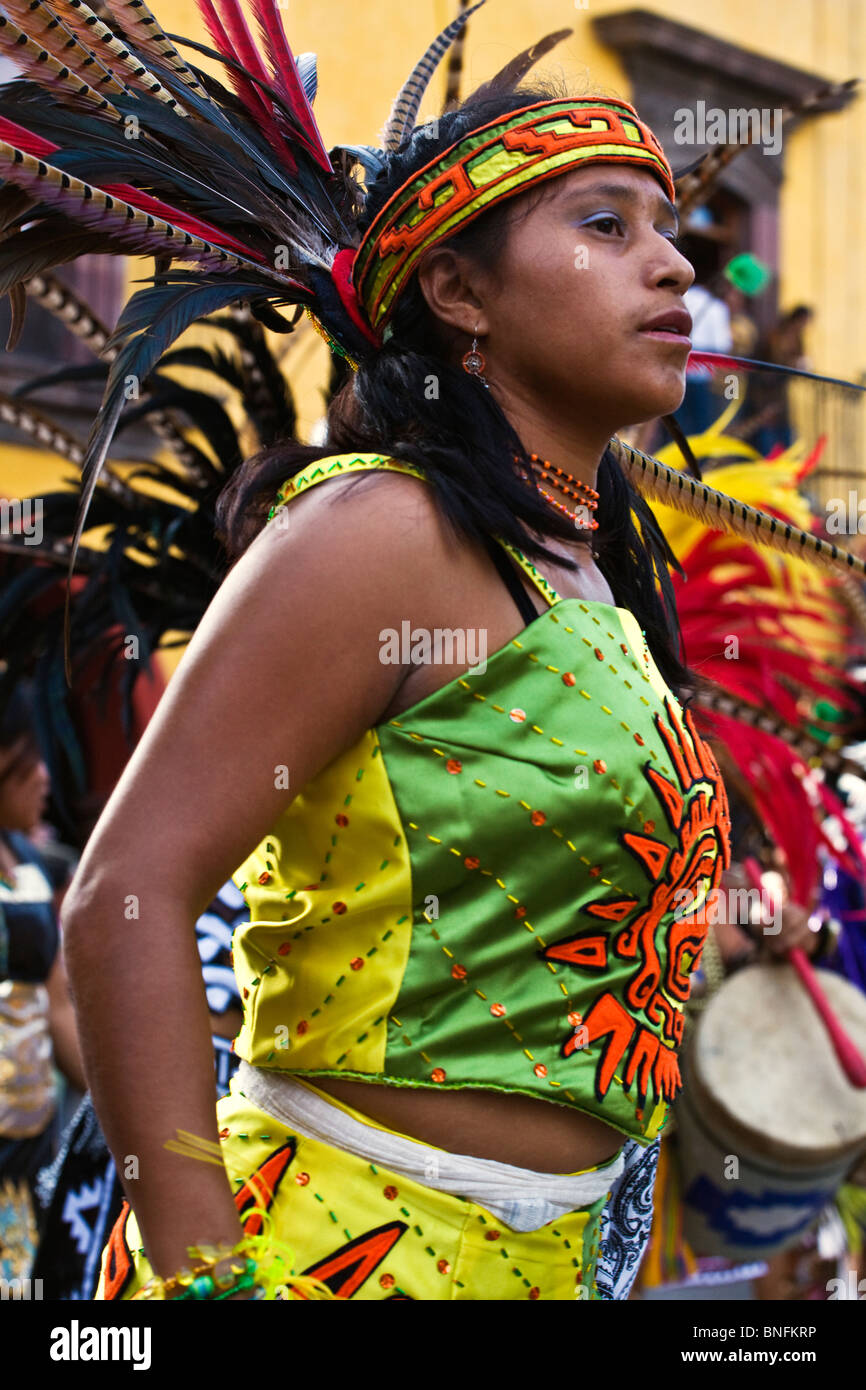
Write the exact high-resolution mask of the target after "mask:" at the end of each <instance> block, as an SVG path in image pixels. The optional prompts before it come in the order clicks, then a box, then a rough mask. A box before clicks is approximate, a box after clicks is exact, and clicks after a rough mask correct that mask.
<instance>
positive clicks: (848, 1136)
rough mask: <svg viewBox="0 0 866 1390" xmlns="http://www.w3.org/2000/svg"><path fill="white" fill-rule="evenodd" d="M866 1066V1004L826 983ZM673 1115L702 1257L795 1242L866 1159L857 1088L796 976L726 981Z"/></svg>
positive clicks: (764, 974)
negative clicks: (860, 1159) (844, 1068)
mask: <svg viewBox="0 0 866 1390" xmlns="http://www.w3.org/2000/svg"><path fill="white" fill-rule="evenodd" d="M820 981H821V986H822V988H823V990H824V992H825V994H826V995H827V998H828V999H829V1002H830V1005H831V1008H832V1009H833V1010H834V1012H835V1014H836V1016H837V1018H838V1019H839V1021H840V1023H841V1024H842V1026H843V1028H844V1029H845V1030H846V1032H847V1033H848V1035H849V1036H850V1037H851V1038H852V1039H853V1041H854V1042H855V1043H856V1044H857V1046H858V1047H859V1048H860V1050H861V1052H862V1053H863V1054H864V1055H866V997H864V996H863V994H862V993H861V992H860V990H858V989H857V988H856V987H855V986H854V985H852V984H849V983H848V981H847V980H843V979H841V978H840V977H838V976H836V975H833V974H831V973H830V972H828V971H822V972H820ZM683 1071H684V1083H685V1085H684V1090H683V1092H682V1094H681V1096H680V1097H679V1099H678V1101H677V1103H676V1106H675V1112H674V1113H675V1118H676V1126H677V1145H678V1151H679V1165H680V1176H681V1182H682V1197H683V1204H684V1231H685V1235H686V1238H687V1240H688V1241H689V1244H690V1245H691V1246H692V1248H693V1250H694V1251H695V1253H696V1254H699V1255H724V1256H726V1257H727V1258H729V1259H736V1260H739V1259H762V1258H765V1257H766V1256H768V1255H772V1254H774V1253H775V1252H777V1251H779V1250H784V1249H786V1248H787V1247H788V1246H790V1245H793V1244H795V1243H796V1242H797V1240H798V1239H799V1237H800V1236H801V1235H802V1234H803V1232H804V1231H805V1230H807V1229H808V1227H809V1226H810V1225H811V1223H812V1222H813V1221H814V1220H815V1218H816V1217H817V1216H818V1214H819V1213H820V1211H821V1209H822V1207H824V1206H825V1205H826V1203H827V1202H829V1201H831V1200H832V1198H833V1196H834V1194H835V1192H836V1191H837V1190H838V1188H839V1187H840V1185H841V1184H842V1183H843V1182H844V1180H845V1176H846V1174H847V1173H848V1172H849V1170H850V1169H851V1168H852V1167H854V1166H855V1164H856V1163H857V1160H858V1157H860V1156H861V1155H862V1154H863V1153H864V1152H866V1091H860V1090H857V1089H855V1088H854V1087H853V1086H851V1085H850V1083H849V1082H848V1080H847V1079H846V1077H845V1074H844V1072H843V1071H842V1068H841V1066H840V1065H839V1062H838V1061H837V1059H836V1055H835V1053H834V1051H833V1048H832V1044H831V1043H830V1040H829V1038H828V1037H827V1034H826V1031H825V1029H824V1026H823V1024H822V1022H821V1020H820V1018H819V1017H818V1014H817V1013H816V1011H815V1008H814V1005H813V1004H812V1002H811V1000H810V999H809V996H808V995H807V994H806V991H805V990H804V988H803V986H802V985H801V984H800V982H799V980H798V978H797V976H796V973H795V972H794V970H793V968H792V967H791V966H790V965H787V964H779V965H776V964H773V965H752V966H749V967H747V968H746V969H744V970H740V971H738V972H737V973H736V974H735V975H732V976H731V978H730V979H728V980H726V981H725V983H724V984H723V985H722V987H721V988H720V989H719V991H718V993H717V994H716V995H715V996H714V997H713V999H712V1000H711V1001H710V1003H709V1004H708V1005H707V1008H706V1010H705V1011H704V1013H703V1014H702V1015H701V1017H700V1019H699V1021H698V1023H697V1025H696V1026H695V1028H694V1029H693V1030H692V1033H691V1036H690V1037H689V1038H687V1041H686V1046H685V1048H684V1057H683Z"/></svg>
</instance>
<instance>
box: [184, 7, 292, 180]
mask: <svg viewBox="0 0 866 1390" xmlns="http://www.w3.org/2000/svg"><path fill="white" fill-rule="evenodd" d="M221 2H222V4H223V6H224V7H225V5H226V0H221ZM196 4H197V5H198V9H199V13H200V14H201V16H202V18H203V19H204V22H205V24H206V25H207V30H208V33H209V34H210V36H211V39H212V40H213V43H214V46H215V47H216V49H217V51H218V52H219V53H220V54H222V56H223V58H228V59H231V61H232V62H236V63H240V64H241V65H242V66H243V67H244V68H246V69H247V70H248V71H249V72H250V73H251V74H252V75H253V76H254V77H258V78H259V79H260V80H261V81H262V82H267V81H268V72H267V69H266V68H265V65H264V63H263V62H262V60H261V57H260V56H259V53H258V50H257V49H256V46H255V44H254V43H253V40H252V35H251V34H250V31H249V29H248V28H247V23H246V20H245V19H244V17H243V15H242V14H241V13H240V10H239V9H238V7H237V4H236V0H230V3H229V8H228V12H227V14H226V15H225V21H226V22H225V24H224V23H223V19H222V18H221V17H220V15H219V14H218V13H217V10H216V8H215V6H214V2H213V0H196ZM226 26H228V27H226ZM227 71H228V75H229V81H230V82H231V84H232V86H233V87H234V89H235V91H236V92H237V94H238V96H239V97H240V99H241V101H242V102H243V103H244V106H245V107H246V111H247V115H248V116H249V117H250V119H251V120H252V121H253V122H254V123H255V124H256V125H257V126H259V127H260V128H261V130H262V133H263V134H264V135H265V137H266V139H267V141H268V144H269V145H270V146H271V148H272V149H273V151H274V153H275V154H276V155H277V156H278V157H279V159H280V162H281V163H282V164H283V166H284V167H285V168H286V169H287V170H288V172H289V173H290V174H295V173H297V170H298V166H297V163H296V162H295V159H294V157H293V155H292V152H291V150H290V149H289V148H288V146H287V145H286V142H285V140H284V139H283V137H282V135H281V134H280V129H279V126H278V125H277V123H276V120H275V119H274V113H273V110H272V108H271V106H270V104H269V102H268V99H267V97H266V96H265V94H264V93H263V92H262V90H261V89H260V88H259V87H257V86H256V84H255V82H252V81H250V78H249V77H246V76H244V74H243V73H241V72H238V70H237V68H235V67H232V66H230V65H229V66H228V68H227Z"/></svg>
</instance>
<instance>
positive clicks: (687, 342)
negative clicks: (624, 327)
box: [639, 328, 692, 352]
mask: <svg viewBox="0 0 866 1390" xmlns="http://www.w3.org/2000/svg"><path fill="white" fill-rule="evenodd" d="M639 332H640V335H641V337H642V338H654V339H655V340H656V342H659V343H668V344H669V345H674V346H676V347H680V348H686V350H687V351H688V352H691V350H692V340H691V338H689V337H687V336H686V334H685V333H675V332H674V331H673V330H672V329H668V328H641V329H639Z"/></svg>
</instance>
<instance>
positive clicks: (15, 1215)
mask: <svg viewBox="0 0 866 1390" xmlns="http://www.w3.org/2000/svg"><path fill="white" fill-rule="evenodd" d="M48 791H49V779H48V770H47V768H46V766H45V763H44V762H43V761H42V757H41V754H40V750H39V745H38V743H37V740H36V735H35V732H34V727H33V719H32V714H31V709H30V701H29V698H28V693H27V691H26V689H25V688H24V687H18V688H17V689H16V690H15V691H14V692H13V694H12V696H11V697H10V699H9V700H8V702H7V704H6V706H5V709H4V711H3V715H2V718H0V1270H2V1276H3V1278H4V1279H13V1278H26V1277H28V1276H29V1274H30V1263H31V1260H32V1257H33V1252H34V1248H35V1237H36V1225H37V1221H36V1215H35V1211H36V1207H35V1184H36V1175H37V1172H38V1170H39V1168H40V1167H41V1166H42V1165H43V1164H45V1163H48V1162H49V1161H50V1160H51V1158H52V1157H53V1144H54V1138H55V1127H56V1111H57V1086H56V1082H55V1073H54V1065H55V1062H56V1064H57V1065H58V1066H59V1067H60V1068H61V1069H62V1071H63V1072H64V1074H65V1075H66V1076H67V1078H68V1079H69V1081H70V1082H71V1083H72V1085H73V1086H74V1087H76V1088H78V1089H80V1090H84V1077H83V1072H82V1068H81V1058H80V1054H79V1050H78V1040H77V1035H76V1030H75V1017H74V1013H73V1009H72V1003H71V1001H70V998H69V991H68V988H67V983H66V974H65V970H64V967H63V959H62V956H61V954H60V950H59V946H60V941H59V934H58V927H57V913H56V908H55V895H54V889H53V885H52V882H51V879H50V877H49V873H48V870H47V868H46V865H45V862H44V861H43V858H42V856H41V855H40V853H39V851H38V850H37V849H36V847H35V845H34V844H33V842H32V838H31V837H32V835H33V832H34V830H35V829H36V827H37V825H38V824H39V821H40V820H41V818H42V814H43V812H44V810H45V803H46V800H47V797H48Z"/></svg>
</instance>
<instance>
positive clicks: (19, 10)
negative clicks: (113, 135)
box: [3, 0, 124, 94]
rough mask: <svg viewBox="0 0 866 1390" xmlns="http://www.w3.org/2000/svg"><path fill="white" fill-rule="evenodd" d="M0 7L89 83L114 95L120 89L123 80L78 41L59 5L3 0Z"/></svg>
mask: <svg viewBox="0 0 866 1390" xmlns="http://www.w3.org/2000/svg"><path fill="white" fill-rule="evenodd" d="M3 9H4V10H5V12H6V14H7V15H8V16H9V18H10V19H13V20H15V21H16V23H18V24H19V25H20V26H21V28H22V29H23V30H24V32H25V33H26V34H28V35H29V36H30V38H31V39H33V40H34V42H36V43H39V44H41V45H42V47H43V48H45V49H46V50H47V51H48V52H49V53H52V54H53V55H54V57H55V58H56V59H57V60H58V62H61V63H65V64H66V66H67V67H68V68H69V70H70V72H74V73H75V75H76V76H77V77H80V78H82V80H83V81H86V82H88V83H89V84H90V86H92V87H95V88H97V90H107V91H109V92H114V93H115V94H117V93H120V92H122V91H124V84H123V82H122V81H119V80H118V78H117V77H116V76H115V75H114V73H112V71H111V67H110V66H109V65H106V64H105V63H103V62H102V61H101V59H100V58H99V56H98V55H97V54H96V53H94V51H93V48H92V46H91V45H90V44H87V43H82V42H81V41H80V39H79V36H78V35H77V34H76V32H75V29H74V28H72V27H71V26H70V25H68V24H67V23H66V22H65V21H64V19H63V17H62V16H61V15H60V13H59V6H57V5H49V4H48V3H47V0H4V4H3Z"/></svg>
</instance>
